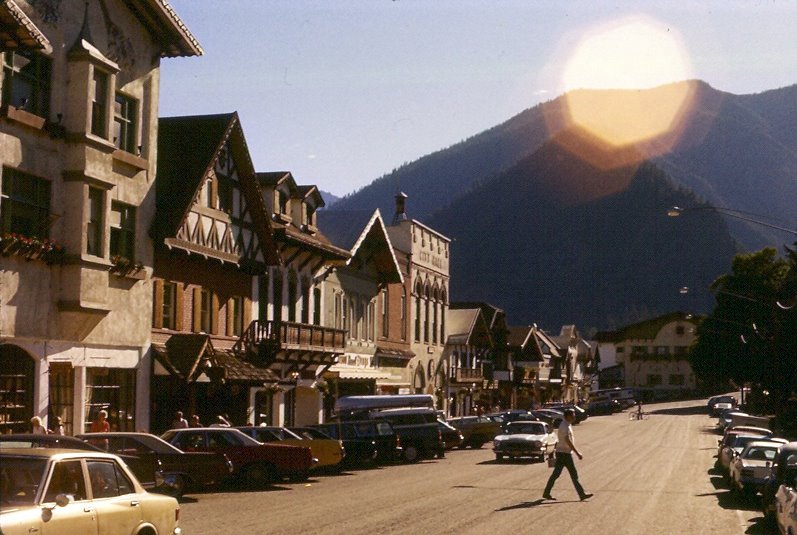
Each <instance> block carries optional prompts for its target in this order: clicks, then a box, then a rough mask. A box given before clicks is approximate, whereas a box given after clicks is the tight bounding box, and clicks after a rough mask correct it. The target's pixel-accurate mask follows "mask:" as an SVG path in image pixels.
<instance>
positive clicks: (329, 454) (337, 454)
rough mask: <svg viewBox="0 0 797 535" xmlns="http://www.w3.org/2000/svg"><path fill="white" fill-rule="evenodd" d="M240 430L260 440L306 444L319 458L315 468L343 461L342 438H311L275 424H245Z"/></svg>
mask: <svg viewBox="0 0 797 535" xmlns="http://www.w3.org/2000/svg"><path fill="white" fill-rule="evenodd" d="M236 429H238V430H239V431H241V432H243V433H244V434H247V435H249V436H250V437H252V438H254V439H255V440H257V441H258V442H279V443H281V444H290V445H292V446H306V447H308V448H310V451H311V452H312V453H313V458H315V459H316V460H317V462H316V464H315V466H313V470H316V469H321V468H325V469H335V468H336V467H340V463H341V461H343V452H344V450H343V444H342V443H341V442H340V440H335V439H332V438H330V437H325V438H311V437H309V436H307V437H302V436H299V435H297V434H296V433H294V432H293V431H291V430H289V429H287V428H285V427H274V426H244V427H236Z"/></svg>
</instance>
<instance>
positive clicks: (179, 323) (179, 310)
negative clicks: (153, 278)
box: [174, 282, 184, 331]
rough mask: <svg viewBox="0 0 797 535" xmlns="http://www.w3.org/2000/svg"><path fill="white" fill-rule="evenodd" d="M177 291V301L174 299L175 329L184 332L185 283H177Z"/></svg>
mask: <svg viewBox="0 0 797 535" xmlns="http://www.w3.org/2000/svg"><path fill="white" fill-rule="evenodd" d="M176 286H177V289H176V290H175V292H174V293H175V299H174V316H175V318H174V328H175V330H177V331H182V330H183V299H184V292H183V283H182V282H178V283H177V285H176Z"/></svg>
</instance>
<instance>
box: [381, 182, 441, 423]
mask: <svg viewBox="0 0 797 535" xmlns="http://www.w3.org/2000/svg"><path fill="white" fill-rule="evenodd" d="M405 201H406V195H404V194H399V195H398V196H397V197H396V213H395V215H394V218H393V223H392V224H391V225H390V226H389V227H388V228H387V231H388V235H389V236H390V241H391V243H392V244H393V247H394V249H395V251H396V257H397V258H399V259H401V258H402V257H404V256H406V257H407V258H408V259H409V261H408V264H407V272H406V273H405V274H404V284H405V286H404V288H405V290H404V292H402V294H401V295H397V294H398V292H393V299H404V306H405V310H406V313H405V316H404V321H405V323H404V326H403V327H404V329H405V332H406V334H405V336H406V337H407V339H408V340H409V341H410V351H411V353H412V354H413V356H412V357H411V358H410V359H409V362H408V364H407V367H406V368H405V369H404V380H405V382H407V383H408V384H409V385H410V387H409V388H407V389H399V393H402V392H404V393H423V394H433V395H434V396H435V397H436V400H437V407H438V408H439V409H441V410H445V409H446V404H447V398H446V395H445V389H446V386H447V378H446V370H445V363H444V362H443V359H442V358H441V357H442V354H443V347H444V346H445V342H446V339H447V326H446V320H447V315H448V296H449V288H448V282H449V254H450V244H451V240H449V239H448V238H447V237H445V236H443V235H442V234H441V233H439V232H437V231H436V230H434V229H432V228H430V227H427V226H426V225H424V224H423V223H421V222H420V221H417V220H415V219H410V218H408V217H407V214H406V211H405ZM399 262H400V263H401V260H399ZM391 309H392V308H391Z"/></svg>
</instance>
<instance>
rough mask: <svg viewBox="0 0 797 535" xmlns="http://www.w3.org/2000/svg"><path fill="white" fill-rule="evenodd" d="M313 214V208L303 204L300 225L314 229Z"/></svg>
mask: <svg viewBox="0 0 797 535" xmlns="http://www.w3.org/2000/svg"><path fill="white" fill-rule="evenodd" d="M315 212H316V208H315V206H313V205H312V204H310V203H304V217H303V218H302V223H303V224H305V225H307V226H309V227H315V220H316V218H315Z"/></svg>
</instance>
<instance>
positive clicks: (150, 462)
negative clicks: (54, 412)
mask: <svg viewBox="0 0 797 535" xmlns="http://www.w3.org/2000/svg"><path fill="white" fill-rule="evenodd" d="M7 448H62V449H70V450H83V451H94V452H97V451H101V452H105V450H104V449H100V448H99V447H98V446H95V445H94V444H90V443H88V442H85V441H83V440H81V439H79V438H75V437H70V436H64V435H39V434H33V433H15V434H13V435H0V450H3V449H7ZM118 457H119V458H121V459H122V460H123V461H124V462H125V464H127V466H128V467H129V468H130V470H132V472H133V474H135V476H136V479H138V481H139V483H140V484H141V486H142V487H144V488H145V489H147V490H156V489H158V488H162V487H163V484H164V481H165V479H164V474H163V466H162V464H161V462H160V460H158V459H145V458H141V457H139V456H137V455H128V454H124V453H123V454H118Z"/></svg>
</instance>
